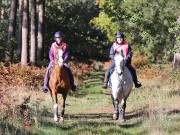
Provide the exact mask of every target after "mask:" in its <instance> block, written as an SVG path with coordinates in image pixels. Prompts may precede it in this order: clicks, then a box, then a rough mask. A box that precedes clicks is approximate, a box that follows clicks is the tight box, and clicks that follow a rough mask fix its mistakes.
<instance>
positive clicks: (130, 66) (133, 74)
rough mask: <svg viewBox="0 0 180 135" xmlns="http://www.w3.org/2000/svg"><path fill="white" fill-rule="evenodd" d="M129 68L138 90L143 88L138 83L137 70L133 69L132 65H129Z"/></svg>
mask: <svg viewBox="0 0 180 135" xmlns="http://www.w3.org/2000/svg"><path fill="white" fill-rule="evenodd" d="M127 67H128V69H129V71H130V72H131V75H132V79H133V82H134V85H135V87H136V88H139V87H141V86H142V84H141V83H140V82H139V81H138V79H137V74H136V70H135V69H134V68H133V67H132V65H130V64H127Z"/></svg>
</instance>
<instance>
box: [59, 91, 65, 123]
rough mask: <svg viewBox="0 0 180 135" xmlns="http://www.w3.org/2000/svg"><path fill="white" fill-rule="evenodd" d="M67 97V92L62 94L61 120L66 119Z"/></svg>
mask: <svg viewBox="0 0 180 135" xmlns="http://www.w3.org/2000/svg"><path fill="white" fill-rule="evenodd" d="M66 97H67V93H65V94H62V101H61V116H60V121H64V112H65V101H66Z"/></svg>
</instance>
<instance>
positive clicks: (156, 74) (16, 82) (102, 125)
mask: <svg viewBox="0 0 180 135" xmlns="http://www.w3.org/2000/svg"><path fill="white" fill-rule="evenodd" d="M103 65H105V67H104V69H106V68H107V65H108V63H103V64H102V63H100V62H91V63H86V64H84V63H80V64H72V69H73V72H74V74H75V78H76V83H77V84H78V85H79V90H78V91H77V92H75V93H73V92H71V93H70V94H69V95H68V97H67V101H66V111H65V120H64V122H63V123H60V122H59V123H55V122H53V105H52V102H51V98H50V94H49V93H46V94H45V93H43V92H42V91H41V86H42V83H43V76H44V73H45V68H43V67H41V68H40V67H33V66H25V67H22V66H20V65H18V64H12V65H8V66H6V65H4V64H3V63H1V64H0V135H1V134H2V135H6V134H7V135H9V134H13V135H26V134H27V135H29V134H32V135H41V134H43V135H61V134H63V135H64V134H70V135H74V134H78V135H94V134H96V135H104V134H106V135H111V134H113V135H119V134H122V135H137V134H138V135H178V134H180V104H179V103H180V70H176V71H172V68H171V65H170V64H166V65H160V64H159V65H157V64H156V65H146V66H144V67H141V68H138V69H137V72H138V76H139V80H140V81H141V82H142V84H143V86H142V87H141V88H139V89H135V88H133V90H132V93H131V94H130V96H129V98H128V100H127V109H126V122H125V123H120V122H119V121H118V120H117V121H114V120H112V112H113V106H112V101H111V97H110V90H108V89H107V90H103V89H102V88H101V84H102V79H103V76H104V71H103ZM59 98H60V95H59ZM59 101H60V100H59Z"/></svg>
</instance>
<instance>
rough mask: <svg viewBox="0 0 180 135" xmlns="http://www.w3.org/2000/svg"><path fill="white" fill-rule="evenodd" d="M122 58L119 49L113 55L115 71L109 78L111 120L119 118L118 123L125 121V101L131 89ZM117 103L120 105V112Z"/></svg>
mask: <svg viewBox="0 0 180 135" xmlns="http://www.w3.org/2000/svg"><path fill="white" fill-rule="evenodd" d="M124 58H125V57H124V55H123V51H122V49H120V51H119V52H117V53H116V54H115V57H114V60H115V69H114V71H113V73H112V75H111V77H110V82H111V97H112V100H113V105H114V113H113V119H114V120H117V119H118V118H119V120H120V122H124V121H125V109H126V100H127V98H128V96H129V94H130V92H131V90H132V87H133V79H132V76H131V73H130V71H129V70H128V68H127V67H126V64H125V59H124ZM119 103H121V108H120V110H119Z"/></svg>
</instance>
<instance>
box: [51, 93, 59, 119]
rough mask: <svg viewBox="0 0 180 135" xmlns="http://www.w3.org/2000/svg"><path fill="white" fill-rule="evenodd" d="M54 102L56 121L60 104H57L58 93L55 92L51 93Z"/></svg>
mask: <svg viewBox="0 0 180 135" xmlns="http://www.w3.org/2000/svg"><path fill="white" fill-rule="evenodd" d="M51 96H52V100H53V104H54V121H55V122H57V121H58V104H57V93H56V92H53V91H52V93H51Z"/></svg>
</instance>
